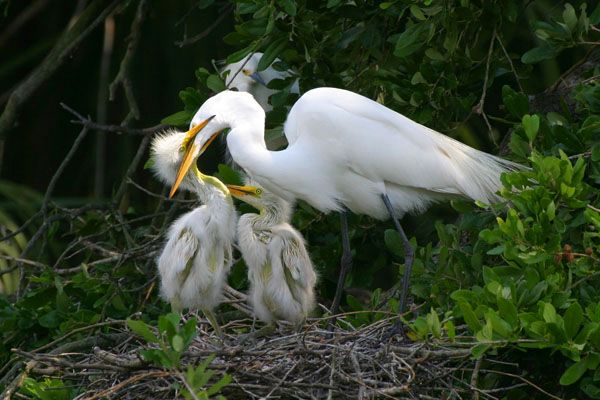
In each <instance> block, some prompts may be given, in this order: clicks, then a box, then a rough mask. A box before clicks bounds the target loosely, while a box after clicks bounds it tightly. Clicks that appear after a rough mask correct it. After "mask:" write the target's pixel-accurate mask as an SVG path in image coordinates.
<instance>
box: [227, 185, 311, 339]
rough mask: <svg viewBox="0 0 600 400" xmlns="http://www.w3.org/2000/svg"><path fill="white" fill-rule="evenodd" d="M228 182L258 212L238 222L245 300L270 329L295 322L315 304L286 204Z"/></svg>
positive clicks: (252, 188) (306, 264)
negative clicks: (246, 288) (246, 280)
mask: <svg viewBox="0 0 600 400" xmlns="http://www.w3.org/2000/svg"><path fill="white" fill-rule="evenodd" d="M246 185H247V186H234V185H227V187H228V188H229V190H230V192H231V194H232V195H233V196H235V197H237V198H238V199H240V200H242V201H244V202H246V203H248V204H250V205H252V206H253V207H255V208H256V209H257V210H259V211H260V214H254V213H247V214H244V215H242V216H241V217H240V218H239V220H238V228H237V243H238V246H239V248H240V251H241V253H242V256H243V258H244V261H245V262H246V265H247V266H248V278H249V280H250V291H249V294H248V298H249V300H250V302H251V305H252V307H253V309H254V312H255V313H256V315H257V316H258V318H260V319H261V320H263V321H265V322H267V323H268V324H269V325H271V326H272V327H274V323H275V322H276V321H280V320H286V321H289V322H291V323H293V324H294V325H296V326H300V325H301V324H302V323H304V321H305V320H306V317H307V316H308V313H309V312H310V311H311V309H312V308H313V306H314V303H315V295H314V286H315V284H316V282H317V276H316V274H315V271H314V268H313V265H312V262H311V260H310V257H309V255H308V252H307V251H306V247H305V243H304V238H303V237H302V235H301V234H300V232H298V231H297V230H296V229H294V228H293V227H292V226H291V225H290V224H289V221H290V219H291V216H292V207H291V205H290V204H289V203H288V202H287V201H285V200H283V199H282V198H281V197H278V196H276V195H274V194H273V193H269V192H265V191H263V190H262V189H261V188H260V187H255V185H256V182H254V181H252V180H247V182H246Z"/></svg>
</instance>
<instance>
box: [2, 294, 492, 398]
mask: <svg viewBox="0 0 600 400" xmlns="http://www.w3.org/2000/svg"><path fill="white" fill-rule="evenodd" d="M227 295H228V297H229V302H231V303H235V302H237V303H239V302H240V300H241V299H239V298H238V299H235V298H233V297H234V296H233V295H232V292H231V291H230V292H228V294H227ZM192 316H196V317H198V321H199V323H198V327H197V329H198V335H197V336H196V338H195V339H194V340H193V342H192V343H191V345H190V346H189V348H188V349H187V350H186V351H185V352H184V354H183V356H182V358H181V361H180V369H179V370H180V371H185V370H186V369H187V366H188V365H194V366H197V365H199V364H201V363H202V362H203V361H204V360H206V358H207V357H209V356H211V355H213V354H214V355H215V358H214V359H213V360H212V362H211V363H210V364H209V366H208V369H210V370H212V371H214V372H215V373H214V374H213V376H212V378H211V379H210V381H209V383H208V385H209V386H210V384H212V383H214V382H216V381H217V380H218V379H220V378H221V377H222V376H223V374H228V375H230V376H231V377H232V380H231V382H230V383H229V384H228V385H227V386H225V387H224V388H223V389H222V390H221V392H220V394H222V395H224V396H226V397H227V398H230V399H237V398H292V399H294V398H295V399H309V398H314V399H322V398H359V399H367V398H394V399H397V398H400V399H401V398H407V399H415V398H419V399H439V398H471V397H472V396H473V393H474V392H475V391H477V392H485V391H481V390H480V389H477V388H476V387H474V386H473V381H474V380H473V376H476V375H477V372H476V371H475V369H476V361H474V360H472V359H471V350H470V348H465V347H464V346H463V347H461V348H457V347H456V345H454V347H453V346H451V345H449V344H444V343H442V342H435V343H434V342H431V343H423V342H421V343H417V342H411V341H409V340H406V339H403V338H402V336H401V335H397V336H396V337H394V338H392V339H391V340H385V334H386V333H387V332H388V331H389V330H390V329H391V327H392V322H391V320H390V319H385V320H380V321H378V322H376V323H373V324H371V325H368V326H363V327H361V328H360V329H353V328H352V327H351V325H350V324H349V323H345V322H344V319H343V316H341V317H340V318H339V319H338V323H337V324H336V325H335V328H333V330H328V329H326V326H327V321H324V320H322V319H310V320H309V321H308V322H307V324H305V326H304V327H303V328H302V329H301V330H299V331H296V330H294V329H291V328H289V327H285V326H280V327H279V330H278V331H277V332H276V333H274V334H272V335H270V336H268V337H263V338H259V339H256V340H254V341H247V342H245V343H243V344H237V343H239V341H240V338H241V337H243V335H244V334H245V333H247V332H250V331H254V330H255V327H254V326H253V325H254V323H253V321H252V319H250V318H242V319H237V320H234V321H231V322H229V323H227V324H225V325H224V326H223V330H224V332H225V340H224V342H221V341H220V340H219V339H218V338H217V337H216V336H215V335H214V333H213V332H212V328H211V327H210V325H208V324H207V323H206V322H205V320H204V319H203V318H202V316H201V315H195V314H193V313H190V314H188V315H186V316H185V318H190V317H192ZM342 326H346V328H342ZM89 328H93V326H90V327H86V328H85V329H86V331H84V332H81V333H79V334H83V335H82V336H83V338H82V339H80V340H76V341H73V342H68V343H66V344H62V345H61V340H60V339H59V340H57V341H56V342H53V343H49V344H48V345H46V346H44V347H42V348H40V349H38V350H37V351H35V352H24V351H21V350H17V349H13V351H14V352H15V353H16V354H18V355H19V356H20V358H21V359H22V360H23V361H21V362H18V363H15V365H13V367H12V369H11V370H10V371H9V372H8V374H7V376H5V378H3V379H6V378H9V377H12V383H11V385H12V386H13V391H14V390H15V389H18V387H19V386H20V385H22V384H23V381H24V379H25V377H26V376H29V375H31V376H35V377H36V380H38V381H41V380H43V379H40V378H58V379H61V380H62V381H63V382H70V383H71V384H73V385H75V386H76V387H77V388H78V389H77V393H79V394H78V395H77V396H76V397H75V398H76V399H88V400H92V399H107V398H111V399H141V398H144V399H172V398H176V397H178V396H179V395H180V393H179V388H182V387H184V385H183V382H182V373H181V372H178V371H171V370H167V369H165V368H161V367H158V366H157V365H156V364H153V363H150V362H148V361H146V360H145V359H144V358H143V357H142V356H141V355H140V350H142V349H148V348H150V347H151V346H149V345H148V343H146V342H145V341H144V340H143V339H142V338H141V337H139V336H137V335H136V334H135V333H134V332H132V331H131V330H129V329H128V327H127V325H126V324H125V323H124V321H106V322H103V323H102V324H98V326H97V327H96V329H95V330H96V332H99V331H101V332H102V333H95V334H94V333H92V332H93V331H94V329H89ZM155 333H156V332H155ZM61 339H66V338H61ZM63 341H64V340H63ZM11 385H9V386H11ZM475 386H476V383H475ZM9 389H10V388H9ZM8 393H10V392H8ZM5 394H7V392H6V391H5ZM16 396H17V397H19V398H26V397H21V395H20V394H17V395H16ZM17 397H14V398H17Z"/></svg>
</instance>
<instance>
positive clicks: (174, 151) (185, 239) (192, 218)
mask: <svg viewBox="0 0 600 400" xmlns="http://www.w3.org/2000/svg"><path fill="white" fill-rule="evenodd" d="M197 131H198V128H197V127H196V130H194V129H192V130H191V131H189V132H188V133H186V132H179V131H175V130H170V131H167V132H165V133H164V134H162V135H158V136H157V137H155V138H154V140H153V142H152V149H151V153H152V158H153V161H154V163H153V166H152V169H153V170H154V172H155V174H156V176H157V177H158V178H159V179H160V180H162V181H163V182H165V183H167V184H170V185H173V184H174V183H175V182H176V181H177V179H178V178H180V179H179V182H180V184H181V186H182V187H184V188H185V189H187V190H189V191H192V192H193V193H195V194H197V195H198V199H199V200H200V201H201V202H203V203H204V204H203V205H201V206H200V207H197V208H195V209H193V210H192V211H190V212H188V213H186V214H184V215H182V216H181V217H179V218H178V219H177V220H176V221H175V222H174V223H173V224H172V225H171V227H170V228H169V231H168V233H167V237H168V240H167V243H166V244H165V247H164V249H163V251H162V253H161V255H160V257H159V258H158V270H159V273H160V277H161V295H162V297H163V298H165V299H166V300H167V301H169V302H170V303H171V306H172V308H173V311H178V312H179V311H181V310H182V309H183V308H190V309H201V310H202V311H203V312H204V314H205V315H206V317H207V318H208V319H209V321H210V323H211V324H212V325H213V328H214V329H215V331H216V332H217V334H218V335H219V336H220V337H222V334H221V330H220V328H219V325H218V323H217V321H216V319H215V317H214V315H213V313H212V310H213V309H214V308H215V307H216V306H217V305H218V304H219V303H220V302H221V298H222V292H223V288H224V285H225V282H226V279H227V274H228V272H229V270H230V268H231V264H232V261H233V256H232V253H233V247H232V246H233V242H234V239H235V229H236V223H237V214H236V211H235V209H234V207H233V202H232V199H231V195H230V193H229V190H228V189H227V187H226V186H225V185H223V183H221V181H219V180H218V179H217V178H214V177H212V176H207V175H204V174H202V173H201V172H200V171H199V170H198V168H197V167H196V165H195V164H194V165H193V166H192V168H191V171H189V173H186V174H184V175H182V176H178V175H177V171H178V167H179V165H180V163H181V161H182V159H183V158H184V155H185V153H186V151H189V149H190V147H191V146H190V143H188V142H189V139H190V138H192V137H193V135H192V136H190V132H191V133H192V134H194V132H197Z"/></svg>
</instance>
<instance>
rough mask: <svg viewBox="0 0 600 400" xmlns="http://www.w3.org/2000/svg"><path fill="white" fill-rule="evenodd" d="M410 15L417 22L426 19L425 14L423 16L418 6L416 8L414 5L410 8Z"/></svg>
mask: <svg viewBox="0 0 600 400" xmlns="http://www.w3.org/2000/svg"><path fill="white" fill-rule="evenodd" d="M410 13H411V14H412V15H413V16H414V17H415V18H416V19H418V20H419V21H425V19H426V18H425V14H423V11H421V9H420V8H419V6H417V5H416V4H413V5H411V6H410Z"/></svg>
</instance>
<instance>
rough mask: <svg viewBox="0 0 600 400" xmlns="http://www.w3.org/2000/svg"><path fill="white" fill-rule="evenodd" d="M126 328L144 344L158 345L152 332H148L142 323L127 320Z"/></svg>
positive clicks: (148, 329)
mask: <svg viewBox="0 0 600 400" xmlns="http://www.w3.org/2000/svg"><path fill="white" fill-rule="evenodd" d="M127 326H128V327H129V329H131V330H132V331H134V332H135V333H137V334H138V335H140V336H141V337H143V338H144V340H146V342H148V343H158V338H157V337H156V335H155V334H154V333H152V331H150V328H148V326H147V325H146V324H145V323H144V321H135V320H132V319H131V318H127Z"/></svg>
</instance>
